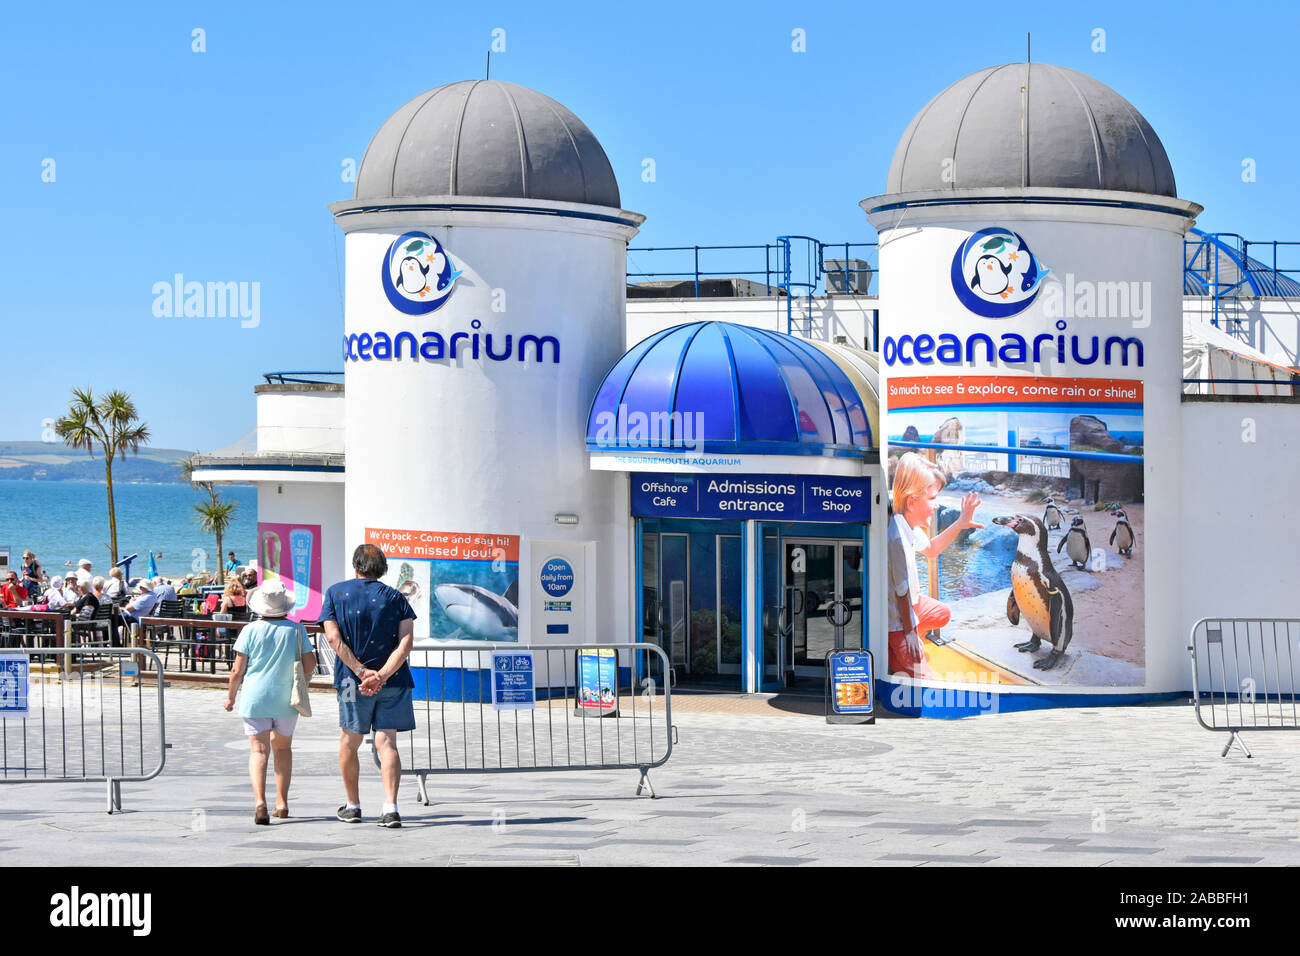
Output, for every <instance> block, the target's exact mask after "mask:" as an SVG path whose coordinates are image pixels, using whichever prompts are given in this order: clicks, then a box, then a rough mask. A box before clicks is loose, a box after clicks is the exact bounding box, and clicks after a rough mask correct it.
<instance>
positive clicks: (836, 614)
mask: <svg viewBox="0 0 1300 956" xmlns="http://www.w3.org/2000/svg"><path fill="white" fill-rule="evenodd" d="M826 620H828V621H830V622H831V624H833V625H834V626H835V627H844V626H845V625H846V624H848V623H849V621H851V620H853V608H851V607H849V605H848V603H847V602H846V601H832V602H831V603H830V605H829V606H828V607H827V608H826Z"/></svg>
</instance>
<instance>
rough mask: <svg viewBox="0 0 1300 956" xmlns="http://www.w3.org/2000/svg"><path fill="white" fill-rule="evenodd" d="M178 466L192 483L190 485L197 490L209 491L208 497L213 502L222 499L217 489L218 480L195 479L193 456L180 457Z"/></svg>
mask: <svg viewBox="0 0 1300 956" xmlns="http://www.w3.org/2000/svg"><path fill="white" fill-rule="evenodd" d="M176 467H177V468H179V469H180V470H181V474H182V475H184V476H185V480H186V481H188V482H189V483H190V487H191V488H193V489H194V490H195V491H206V492H207V493H208V498H209V499H210V500H211V501H212V503H213V504H216V503H217V502H218V501H220V500H221V495H220V493H219V492H218V491H217V485H216V482H212V481H195V480H194V468H195V465H194V459H193V458H181V459H179V460H178V461H177V462H176Z"/></svg>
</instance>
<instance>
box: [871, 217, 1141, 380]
mask: <svg viewBox="0 0 1300 956" xmlns="http://www.w3.org/2000/svg"><path fill="white" fill-rule="evenodd" d="M948 274H949V279H950V282H951V285H952V292H953V295H954V296H955V297H956V301H957V303H959V304H960V306H961V311H959V312H956V313H950V314H947V315H946V316H944V317H943V320H942V321H943V326H941V327H939V328H937V329H932V330H931V331H930V333H929V334H926V333H920V334H917V333H915V332H913V333H910V334H905V335H887V336H886V337H885V339H884V341H883V342H882V343H881V350H880V351H881V358H882V359H883V360H884V363H885V365H886V367H888V368H890V369H893V368H894V367H895V366H900V365H901V366H905V367H908V366H919V367H921V368H924V367H925V366H933V365H940V366H943V365H948V366H960V367H966V368H972V369H973V368H981V367H997V366H1004V367H1010V368H1015V369H1019V370H1023V371H1034V370H1035V369H1041V370H1043V371H1047V370H1048V369H1057V370H1059V369H1061V368H1063V367H1065V368H1068V367H1071V366H1090V365H1102V366H1106V365H1119V366H1120V367H1123V368H1127V367H1129V366H1130V365H1131V366H1133V367H1134V368H1135V369H1140V368H1143V367H1144V366H1145V364H1146V356H1145V355H1144V352H1143V341H1142V338H1141V337H1140V336H1138V335H1130V334H1126V333H1127V331H1128V328H1131V329H1144V328H1146V327H1147V326H1149V325H1150V323H1151V294H1150V288H1151V284H1150V283H1149V282H1147V283H1141V284H1139V283H1130V282H1124V281H1114V282H1094V281H1091V280H1079V279H1077V278H1076V276H1075V275H1074V274H1073V273H1067V274H1066V275H1065V277H1064V280H1061V279H1060V278H1059V277H1058V276H1056V275H1051V270H1050V269H1048V268H1047V267H1046V266H1045V265H1043V263H1042V262H1040V261H1039V260H1038V258H1037V256H1035V255H1034V253H1033V252H1032V251H1031V250H1030V248H1029V244H1028V243H1027V242H1026V241H1025V238H1024V237H1023V236H1022V235H1020V233H1018V232H1015V231H1013V230H1011V229H1007V228H1004V227H1001V226H991V227H988V228H985V229H980V230H978V231H976V232H974V233H973V234H971V235H970V236H968V237H967V238H966V239H965V240H964V241H963V242H961V243H960V244H959V245H958V247H957V250H956V252H955V253H954V254H953V257H952V260H951V262H950V264H949V266H948ZM1049 276H1050V279H1049ZM1045 280H1046V281H1045ZM1040 299H1041V302H1040V304H1041V306H1042V308H1041V309H1040V310H1039V311H1040V312H1041V315H1034V314H1028V313H1026V310H1027V309H1029V307H1030V306H1031V305H1033V304H1034V303H1035V302H1036V301H1039V300H1040ZM1022 313H1025V314H1023V315H1022ZM1017 316H1019V317H1021V318H1022V319H1024V320H1028V322H1027V323H1026V324H1025V325H1024V326H1022V327H1021V328H1020V329H1019V330H1017V329H1016V328H1015V327H1014V326H1011V325H1010V324H1009V323H1006V324H1004V323H1001V322H992V323H990V322H988V321H987V320H990V319H993V320H1001V319H1011V318H1014V317H1017ZM972 317H974V318H973V319H972ZM1044 319H1046V320H1054V321H1047V322H1045V321H1044ZM1066 319H1079V320H1092V319H1111V320H1118V321H1116V322H1115V323H1114V324H1113V325H1112V326H1110V327H1109V328H1107V327H1106V326H1095V325H1093V324H1092V323H1091V322H1085V323H1084V324H1085V325H1088V326H1091V327H1090V328H1089V329H1088V330H1087V332H1093V333H1094V334H1086V332H1085V333H1084V334H1080V333H1079V332H1076V331H1074V327H1072V326H1071V325H1070V323H1069V322H1067V321H1066ZM1125 325H1127V326H1128V328H1125ZM1003 329H1007V331H1003ZM918 371H920V369H918Z"/></svg>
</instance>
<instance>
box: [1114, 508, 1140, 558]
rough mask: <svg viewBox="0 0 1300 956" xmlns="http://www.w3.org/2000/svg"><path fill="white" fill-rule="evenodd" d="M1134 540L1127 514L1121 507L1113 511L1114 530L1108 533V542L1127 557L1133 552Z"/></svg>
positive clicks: (1134, 536)
mask: <svg viewBox="0 0 1300 956" xmlns="http://www.w3.org/2000/svg"><path fill="white" fill-rule="evenodd" d="M1135 540H1136V535H1134V534H1133V526H1132V525H1131V524H1129V523H1128V515H1126V514H1125V513H1124V509H1123V508H1120V509H1119V510H1118V511H1116V512H1115V530H1114V531H1112V532H1111V533H1110V543H1111V544H1113V545H1115V546H1116V550H1117V551H1119V553H1120V554H1122V555H1124V557H1126V558H1127V557H1130V556H1131V555H1132V554H1133V542H1134V541H1135Z"/></svg>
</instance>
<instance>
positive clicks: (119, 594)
mask: <svg viewBox="0 0 1300 956" xmlns="http://www.w3.org/2000/svg"><path fill="white" fill-rule="evenodd" d="M108 575H109V577H108V580H107V581H106V582H104V597H105V598H106V599H108V600H109V601H112V602H113V603H114V604H116V603H117V602H119V601H121V600H124V599H125V598H126V581H125V579H123V577H122V569H121V568H109V571H108Z"/></svg>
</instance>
